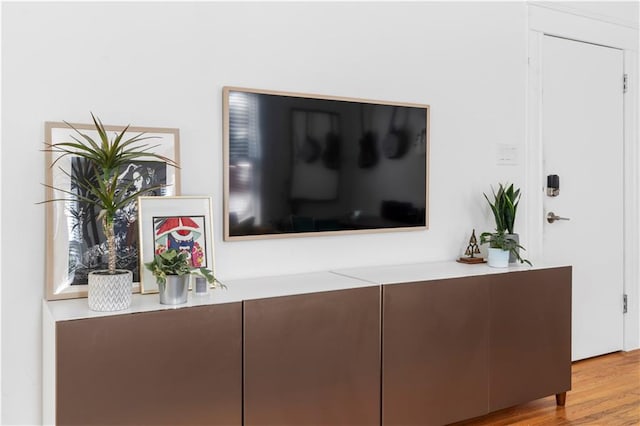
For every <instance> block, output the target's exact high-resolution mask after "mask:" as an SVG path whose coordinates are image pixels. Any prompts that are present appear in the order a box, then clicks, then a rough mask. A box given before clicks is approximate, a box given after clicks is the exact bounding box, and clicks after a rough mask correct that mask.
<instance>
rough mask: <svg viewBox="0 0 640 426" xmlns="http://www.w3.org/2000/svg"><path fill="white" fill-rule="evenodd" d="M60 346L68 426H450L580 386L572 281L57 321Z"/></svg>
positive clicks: (60, 414)
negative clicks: (574, 383)
mask: <svg viewBox="0 0 640 426" xmlns="http://www.w3.org/2000/svg"><path fill="white" fill-rule="evenodd" d="M144 297H148V296H144ZM63 302H64V301H63ZM46 303H59V302H45V304H46ZM54 334H55V339H54V343H53V346H54V348H55V349H54V352H55V363H54V365H53V366H52V368H53V370H54V371H55V401H54V405H55V410H54V412H55V416H54V417H55V419H56V423H57V424H60V425H65V424H84V425H89V424H110V425H116V424H194V425H195V424H208V425H214V424H225V425H233V424H246V425H267V424H272V425H273V424H278V425H287V424H288V425H304V424H324V425H337V424H342V425H378V424H384V425H400V424H403V425H411V424H413V425H439V424H446V423H450V422H454V421H458V420H462V419H466V418H471V417H475V416H479V415H482V414H485V413H488V412H491V411H495V410H498V409H501V408H504V407H507V406H512V405H516V404H519V403H523V402H527V401H530V400H532V399H536V398H540V397H544V396H549V395H554V394H558V395H562V394H563V393H565V392H566V391H568V390H569V389H570V388H571V350H570V349H571V268H570V267H559V268H547V269H537V270H522V271H514V272H506V273H491V274H483V275H476V276H466V277H460V278H450V279H436V280H429V281H422V282H407V283H394V284H389V285H386V284H385V285H375V284H374V283H371V284H370V285H366V286H363V287H361V288H351V289H340V290H333V291H322V292H314V293H309V294H297V295H287V296H281V297H268V298H258V299H253V300H245V301H240V302H236V303H222V304H212V305H205V306H193V307H186V308H181V309H171V310H162V311H153V312H140V313H133V314H122V315H111V316H105V317H99V318H87V319H77V320H72V321H55V322H54ZM45 403H46V401H45Z"/></svg>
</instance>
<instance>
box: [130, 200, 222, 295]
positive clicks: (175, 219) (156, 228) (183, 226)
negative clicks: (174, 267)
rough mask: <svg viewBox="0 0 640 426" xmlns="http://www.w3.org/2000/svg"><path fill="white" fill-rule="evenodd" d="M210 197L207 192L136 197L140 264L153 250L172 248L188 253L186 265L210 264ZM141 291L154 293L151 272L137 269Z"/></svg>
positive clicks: (154, 251) (148, 259)
mask: <svg viewBox="0 0 640 426" xmlns="http://www.w3.org/2000/svg"><path fill="white" fill-rule="evenodd" d="M212 211H213V209H212V200H211V197H207V196H182V197H147V196H143V197H139V198H138V216H139V217H138V223H139V224H140V226H139V228H138V229H139V232H140V261H141V264H144V263H149V262H152V261H153V259H154V256H155V255H156V254H161V253H163V252H165V251H166V250H170V249H176V250H178V251H180V252H182V253H186V254H187V255H188V260H189V267H190V268H207V269H209V270H211V271H213V272H214V273H215V269H214V266H213V259H214V256H213V218H212ZM140 272H141V275H140V290H141V292H142V293H157V292H158V284H157V283H156V279H155V277H154V276H153V274H152V272H151V271H150V270H148V269H146V268H141V269H140Z"/></svg>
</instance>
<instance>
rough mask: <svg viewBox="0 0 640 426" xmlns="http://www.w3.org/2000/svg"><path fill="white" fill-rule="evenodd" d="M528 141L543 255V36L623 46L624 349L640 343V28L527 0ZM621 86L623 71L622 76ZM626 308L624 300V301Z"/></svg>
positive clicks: (531, 245) (529, 235)
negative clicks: (639, 90) (639, 34)
mask: <svg viewBox="0 0 640 426" xmlns="http://www.w3.org/2000/svg"><path fill="white" fill-rule="evenodd" d="M527 21H528V32H527V36H528V47H527V49H528V62H529V63H528V67H527V93H526V97H527V130H526V132H527V140H526V147H525V150H526V158H527V161H526V165H525V185H524V188H525V194H527V195H526V200H525V206H526V207H525V221H526V223H527V227H526V241H527V248H528V252H529V254H530V256H531V258H533V259H541V258H542V254H543V253H542V252H543V234H542V233H543V225H544V217H543V211H544V204H543V203H544V196H545V194H544V190H545V189H544V185H545V182H546V181H545V180H544V170H543V152H542V117H541V111H542V63H541V61H542V40H543V37H544V36H545V35H551V36H556V37H562V38H567V39H572V40H576V41H582V42H586V43H593V44H598V45H602V46H606V47H612V48H616V49H620V50H622V51H623V52H624V54H623V57H624V59H623V61H624V64H623V67H624V73H625V74H627V76H628V81H629V87H628V90H627V92H626V93H625V95H624V97H623V99H624V106H623V108H624V111H623V114H624V130H623V134H624V141H623V155H624V161H623V164H622V166H623V212H624V213H623V214H624V223H623V235H624V236H625V238H624V242H623V256H624V259H623V289H624V290H623V291H624V293H625V294H627V298H628V307H627V309H628V310H627V313H626V314H625V315H624V316H623V325H622V326H623V336H624V340H623V350H625V351H629V350H633V349H638V348H640V283H639V277H640V269H639V267H638V264H639V263H640V249H639V246H640V214H639V212H640V209H639V197H638V192H639V191H640V185H639V182H640V181H639V178H638V165H639V164H640V150H638V147H637V143H634V142H637V141H638V83H639V82H640V80H639V79H638V28H630V27H629V26H626V25H619V24H615V23H611V22H605V21H603V20H601V19H597V18H596V19H594V18H593V17H590V16H585V14H578V13H575V12H567V9H566V8H563V9H560V8H558V9H556V8H554V7H553V5H550V4H549V3H545V4H537V3H529V4H527ZM620 90H622V76H620ZM620 309H622V299H621V300H620Z"/></svg>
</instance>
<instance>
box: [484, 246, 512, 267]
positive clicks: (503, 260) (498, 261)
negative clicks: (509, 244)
mask: <svg viewBox="0 0 640 426" xmlns="http://www.w3.org/2000/svg"><path fill="white" fill-rule="evenodd" d="M509 253H510V251H509V250H502V249H500V248H491V247H489V257H488V259H487V264H488V265H489V266H491V267H492V268H506V267H507V266H509Z"/></svg>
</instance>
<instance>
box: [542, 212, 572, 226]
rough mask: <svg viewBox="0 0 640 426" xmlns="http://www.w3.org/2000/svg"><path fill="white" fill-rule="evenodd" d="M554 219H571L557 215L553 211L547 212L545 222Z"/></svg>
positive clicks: (550, 221) (553, 220)
mask: <svg viewBox="0 0 640 426" xmlns="http://www.w3.org/2000/svg"><path fill="white" fill-rule="evenodd" d="M556 220H571V219H569V218H568V217H560V216H557V215H556V214H555V213H554V212H549V213H547V222H549V223H553V222H555V221H556Z"/></svg>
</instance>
